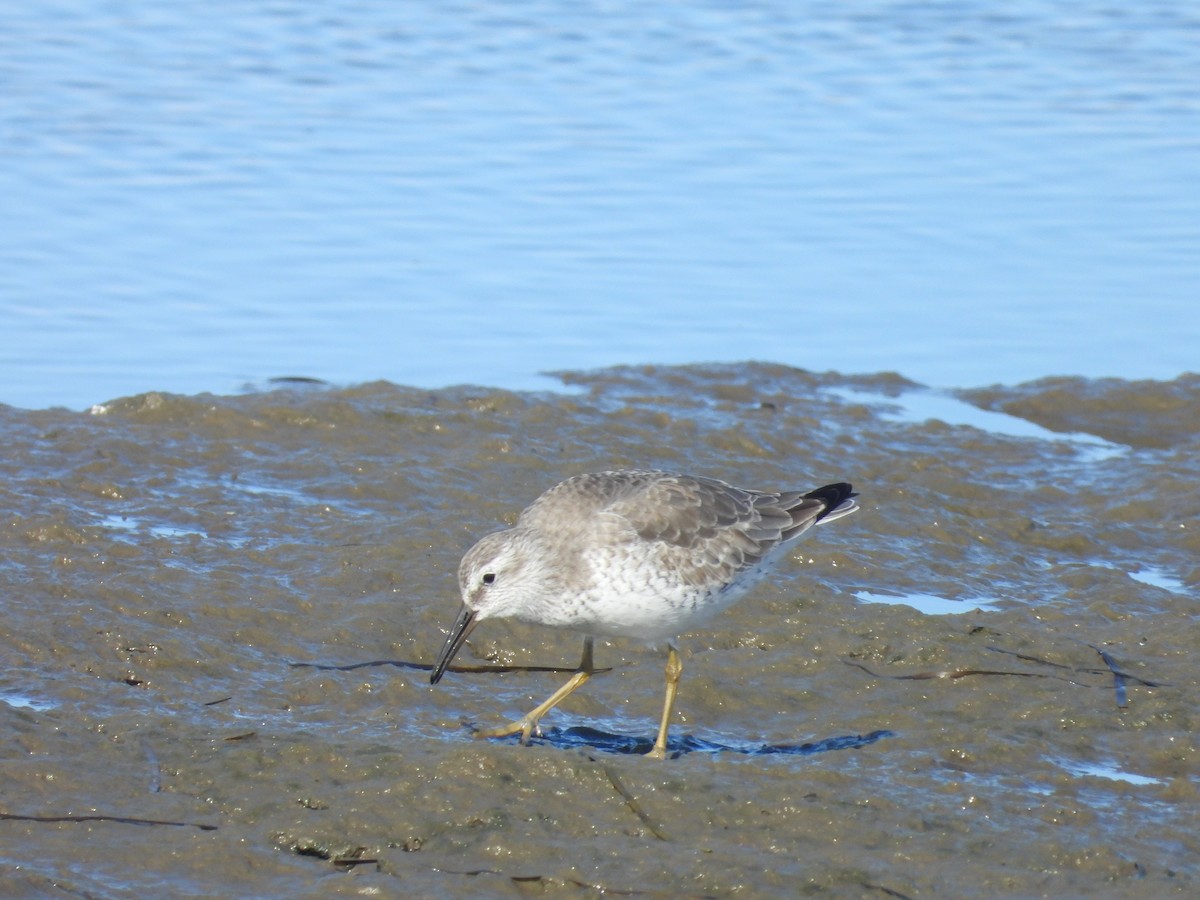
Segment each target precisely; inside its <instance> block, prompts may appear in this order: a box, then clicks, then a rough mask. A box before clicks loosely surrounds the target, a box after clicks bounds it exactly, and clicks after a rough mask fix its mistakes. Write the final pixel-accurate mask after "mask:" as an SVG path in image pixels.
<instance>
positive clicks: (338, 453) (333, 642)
mask: <svg viewBox="0 0 1200 900" xmlns="http://www.w3.org/2000/svg"><path fill="white" fill-rule="evenodd" d="M563 378H564V381H565V382H566V384H567V385H569V386H570V387H571V389H572V390H571V391H570V392H564V393H548V394H521V393H510V392H507V391H502V390H494V389H484V388H456V389H451V390H438V391H432V390H423V389H410V388H403V387H397V386H394V385H390V384H386V383H375V384H367V385H363V386H360V387H356V388H351V389H345V390H335V391H323V390H319V389H318V390H308V389H301V390H288V391H278V392H274V393H262V394H250V395H245V396H240V397H234V398H229V397H217V396H209V395H201V396H195V397H182V396H172V395H166V394H144V395H139V396H136V397H131V398H127V399H124V400H118V401H114V402H112V403H109V404H107V405H105V406H104V407H98V408H96V409H94V410H93V411H91V412H89V413H73V412H68V411H65V410H50V411H23V410H17V409H13V408H8V407H0V436H2V437H3V440H4V444H5V447H6V453H5V454H4V456H3V459H2V460H0V467H2V470H3V477H2V478H0V492H2V495H3V508H4V510H5V517H4V519H3V521H2V522H0V528H2V532H3V538H2V540H0V584H2V585H3V592H2V594H0V597H2V601H0V602H2V603H3V611H4V616H5V629H4V632H3V635H0V647H2V650H0V653H2V655H3V659H4V661H5V665H4V669H3V672H0V720H2V721H3V727H4V730H5V732H6V734H8V735H9V738H8V740H6V741H5V742H4V743H3V745H0V779H2V780H3V781H2V789H0V797H3V798H4V799H3V807H2V809H0V811H2V812H3V813H5V814H6V818H5V820H3V821H0V835H2V839H0V847H2V848H3V849H0V893H4V894H17V893H22V892H23V893H26V894H47V895H56V894H58V893H85V894H87V895H88V896H93V897H118V896H127V895H129V894H131V893H132V894H140V895H152V894H154V893H162V892H169V893H171V894H172V895H174V896H211V895H214V894H221V895H229V894H235V893H236V894H240V895H255V896H290V897H295V896H318V895H320V896H338V895H342V894H351V893H354V894H357V893H361V892H363V891H378V892H381V893H383V894H384V895H394V894H398V893H400V892H404V893H409V894H411V893H414V892H422V893H432V892H434V891H436V892H438V893H439V894H443V895H448V896H467V895H478V894H482V893H488V894H496V895H502V896H503V895H509V894H511V895H520V894H526V893H530V892H538V891H541V892H546V893H557V894H583V895H591V894H594V893H596V892H597V891H599V890H605V891H615V892H633V893H638V892H645V893H668V894H672V895H681V896H701V895H704V896H711V895H723V894H727V893H732V892H735V891H740V892H742V893H745V894H746V895H753V896H761V895H785V894H786V895H794V894H796V893H798V892H804V891H808V892H832V893H834V894H835V895H839V896H840V895H846V896H859V895H862V896H882V895H883V892H895V894H896V895H902V896H911V897H916V896H932V895H941V896H964V895H986V894H992V895H998V894H1004V895H1019V896H1037V895H1042V894H1046V895H1054V896H1072V895H1074V896H1114V897H1144V896H1165V895H1180V896H1190V895H1194V893H1195V892H1196V889H1197V882H1198V881H1200V842H1198V841H1197V838H1196V828H1195V824H1196V819H1195V810H1196V808H1197V805H1196V804H1197V801H1198V799H1200V797H1198V796H1197V795H1198V793H1200V790H1198V789H1200V764H1198V759H1197V750H1196V740H1195V735H1196V733H1197V730H1198V727H1200V722H1198V721H1197V711H1196V710H1197V704H1196V696H1197V688H1198V687H1200V684H1198V682H1200V673H1198V670H1197V667H1196V665H1195V657H1196V653H1197V650H1198V649H1200V646H1198V644H1200V637H1198V631H1197V604H1196V598H1197V590H1198V588H1200V566H1198V563H1197V560H1200V553H1198V550H1200V546H1198V544H1200V537H1198V535H1197V528H1196V522H1197V513H1198V512H1200V495H1198V494H1197V491H1196V485H1197V484H1198V483H1200V463H1198V462H1197V461H1198V460H1200V453H1198V452H1197V451H1198V450H1200V447H1198V443H1200V424H1197V423H1200V417H1198V416H1196V415H1194V412H1195V410H1196V408H1197V405H1198V404H1200V380H1197V379H1196V378H1195V377H1194V376H1193V377H1190V378H1181V379H1178V380H1176V381H1173V382H1145V383H1141V382H1124V381H1115V380H1112V381H1089V380H1082V379H1071V380H1055V381H1047V382H1041V383H1033V384H1026V385H1021V386H1018V387H1011V388H994V389H989V390H988V391H986V392H978V391H976V392H963V393H960V394H958V395H948V394H945V393H935V392H930V391H927V390H926V389H924V388H921V387H920V386H919V385H914V384H912V383H910V382H906V381H905V380H903V379H901V378H899V377H897V376H894V375H888V374H881V375H877V376H870V377H849V376H842V375H838V374H834V373H826V374H813V373H808V372H804V371H800V370H796V369H789V368H784V367H779V366H766V365H729V366H695V367H681V368H636V369H633V368H626V369H612V370H604V371H598V372H589V373H574V374H568V375H565V376H563ZM929 404H932V406H930V405H929ZM930 408H936V409H937V410H938V411H939V412H940V413H941V415H942V416H944V418H928V417H927V415H926V413H925V412H923V411H922V410H926V409H930ZM972 411H974V412H972ZM947 419H948V420H949V421H947ZM1019 422H1024V423H1026V424H1027V430H1026V429H1023V428H1019V427H1016V423H1019ZM992 426H996V430H992ZM1035 426H1036V427H1035ZM1097 447H1101V448H1102V451H1103V452H1097ZM626 465H637V466H657V467H664V468H672V469H680V470H686V471H692V472H698V473H706V474H710V475H714V476H717V477H721V478H725V479H727V480H730V481H733V482H735V483H740V484H744V485H747V486H762V487H775V486H779V487H783V486H788V487H791V486H795V487H808V486H812V485H816V484H820V483H825V482H826V481H832V480H838V479H843V478H844V479H847V480H852V481H853V482H854V483H855V486H856V487H857V488H858V489H859V490H860V492H861V503H862V505H863V509H862V511H861V512H860V513H858V514H857V515H855V516H853V517H851V518H850V519H847V520H845V521H842V522H839V523H837V524H836V525H834V526H830V527H829V528H823V529H818V530H817V531H816V533H815V534H813V535H812V536H811V537H810V538H808V539H807V540H806V542H805V543H802V544H801V545H799V548H798V550H797V552H796V553H795V554H794V558H793V559H792V560H789V561H786V562H785V563H783V564H782V565H781V566H780V569H779V571H778V573H777V574H776V576H775V577H773V578H772V579H770V580H769V581H768V582H767V583H766V584H764V585H762V586H761V587H759V588H758V589H756V590H755V591H754V593H753V594H752V595H751V596H750V597H748V598H747V599H745V600H743V601H742V602H741V603H740V604H738V605H737V606H735V607H734V608H733V609H731V610H730V611H728V612H727V613H725V614H723V615H722V616H721V617H720V618H718V619H716V620H714V621H713V622H712V623H711V626H710V627H709V628H708V629H707V630H705V631H703V632H701V633H697V634H693V635H687V636H685V637H684V639H683V641H682V644H681V646H682V648H683V652H684V666H685V670H684V675H683V682H682V686H681V693H680V701H679V708H678V714H677V717H676V722H675V725H674V728H673V732H672V737H673V741H674V744H673V746H674V747H675V749H677V750H678V751H679V755H678V756H677V758H675V759H671V760H668V761H666V762H663V763H660V762H652V761H648V760H645V759H643V758H641V757H639V756H636V755H630V754H629V753H627V752H624V751H626V750H628V749H630V748H631V747H635V746H637V745H638V742H639V741H648V740H649V739H650V738H651V737H652V736H653V731H654V727H655V723H656V717H657V711H658V706H659V704H660V702H661V689H662V657H661V655H660V654H659V653H657V652H654V651H652V650H649V649H647V648H643V647H640V646H637V645H636V644H633V643H628V642H614V643H612V644H601V645H599V646H598V647H597V651H598V654H597V663H598V664H600V665H603V666H611V667H612V671H611V672H609V673H607V674H605V675H603V676H600V677H597V678H595V679H594V680H593V681H592V682H591V683H589V684H588V685H587V686H586V687H585V688H584V689H583V690H582V691H580V692H579V693H578V694H576V695H575V696H573V697H572V698H571V699H570V700H569V701H568V702H567V703H566V704H564V706H563V707H562V708H561V709H560V710H557V711H555V712H553V713H552V714H551V715H550V717H548V718H547V720H546V723H545V724H546V731H547V733H546V736H545V738H544V739H542V740H539V741H535V742H534V745H533V746H530V747H521V746H518V745H517V744H516V743H515V742H514V741H511V740H497V741H479V740H476V739H474V738H472V736H471V735H470V732H469V729H468V727H466V724H465V723H479V724H483V725H486V724H491V723H495V722H498V721H500V720H502V719H504V718H506V717H511V716H513V715H515V714H517V713H519V712H522V711H524V710H525V709H526V708H527V707H528V706H530V705H531V704H532V703H533V702H536V700H540V699H541V698H542V696H544V695H545V694H547V693H549V691H550V690H551V689H552V688H553V687H555V686H556V685H557V683H558V682H559V681H560V680H562V679H563V678H565V675H563V674H555V673H546V672H543V671H522V670H521V669H520V667H521V666H543V667H544V666H561V667H563V668H564V670H567V669H569V668H570V667H571V666H573V665H574V664H575V663H576V661H577V659H578V656H577V654H578V652H579V646H580V642H579V640H578V638H576V637H573V636H570V635H559V634H554V633H549V632H547V631H545V630H544V629H538V628H533V627H526V626H516V625H513V626H510V625H507V624H505V623H500V622H489V623H487V624H486V625H484V626H481V627H480V628H479V629H477V631H476V632H475V634H474V635H473V638H472V640H471V642H470V643H469V645H468V646H467V647H466V648H464V651H463V652H462V653H461V654H460V657H459V659H458V660H457V662H458V663H460V664H461V665H462V666H463V667H472V666H474V667H480V668H478V670H476V671H452V672H451V673H450V674H448V675H447V677H446V678H445V679H444V680H443V681H442V683H441V684H439V685H438V686H437V687H436V688H431V687H430V686H429V685H428V670H427V668H426V667H427V666H428V664H429V663H430V662H432V659H433V656H434V654H435V653H436V651H437V649H438V648H439V647H440V645H441V642H442V640H443V639H444V629H445V628H447V627H448V626H449V625H450V623H451V622H452V620H453V617H454V614H455V610H456V606H457V597H456V596H455V593H456V589H455V581H454V572H455V569H456V567H457V563H458V559H459V556H460V555H461V553H462V551H463V550H465V549H466V548H467V547H468V546H469V545H470V544H471V543H472V542H473V541H474V540H475V539H476V538H477V537H479V536H480V535H482V534H484V533H486V532H487V531H489V530H493V529H495V528H497V527H500V526H502V525H503V524H505V523H507V522H511V521H512V519H513V517H514V516H515V515H516V513H517V512H519V510H520V509H521V508H522V507H523V506H524V505H525V504H527V503H528V502H529V501H530V500H532V499H533V498H534V497H535V496H536V495H537V494H539V493H540V492H541V491H542V490H544V489H545V488H546V487H548V486H549V485H551V484H553V483H554V482H556V481H558V480H560V479H561V478H563V477H566V476H568V475H570V474H574V473H577V472H582V471H588V470H598V469H604V468H610V467H616V466H626ZM905 598H908V599H907V600H906V599H905ZM897 600H898V601H900V602H898V603H897V602H892V601H897ZM875 601H881V602H875ZM933 601H936V603H934V602H933ZM922 604H926V605H925V606H922ZM930 613H937V614H930ZM1106 655H1107V658H1106ZM1110 664H1111V666H1112V667H1115V668H1116V669H1118V670H1119V671H1120V672H1122V673H1125V675H1123V676H1120V677H1118V676H1115V675H1114V672H1113V668H1111V667H1110ZM503 667H514V668H510V669H508V670H506V671H498V670H497V669H498V668H503ZM772 748H775V749H772ZM787 748H791V749H787ZM798 748H804V749H803V750H801V749H798ZM764 751H765V752H764ZM139 822H141V823H142V824H138V823H139Z"/></svg>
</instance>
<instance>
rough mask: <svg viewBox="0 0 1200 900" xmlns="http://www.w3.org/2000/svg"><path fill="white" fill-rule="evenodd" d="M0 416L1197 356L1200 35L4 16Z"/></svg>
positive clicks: (1133, 10) (338, 5)
mask: <svg viewBox="0 0 1200 900" xmlns="http://www.w3.org/2000/svg"><path fill="white" fill-rule="evenodd" d="M0 97H2V98H3V100H2V102H0V197H2V198H3V200H2V201H0V202H2V203H3V208H4V212H5V214H4V215H3V216H0V334H2V338H0V402H5V403H10V404H15V405H22V406H31V407H39V406H48V405H52V404H66V405H68V406H74V407H84V406H87V405H89V404H91V403H94V402H99V401H102V400H106V399H109V398H112V397H114V396H119V395H124V394H130V393H135V392H139V391H145V390H152V389H156V390H170V391H179V392H186V393H192V392H198V391H206V390H207V391H215V392H233V391H237V390H240V389H241V388H242V387H243V386H245V385H247V384H261V383H263V382H264V381H265V380H266V379H268V378H270V377H272V376H279V375H305V376H312V377H317V378H323V379H326V380H329V381H333V382H336V383H340V384H345V383H353V382H357V381H364V380H371V379H377V378H385V379H389V380H392V381H395V382H400V383H408V384H416V385H428V386H436V385H441V384H447V383H454V382H463V381H473V382H480V383H486V384H493V385H499V386H505V387H515V388H525V387H537V386H544V385H548V384H550V383H551V382H549V381H548V380H545V379H542V378H540V377H539V375H538V373H540V372H544V371H547V370H555V369H563V368H592V367H598V366H604V365H610V364H616V363H627V362H628V363H642V362H650V363H686V362H699V361H709V360H741V359H763V360H770V361H776V362H782V363H787V364H790V365H796V366H801V367H805V368H812V369H826V368H836V369H839V370H842V371H846V372H876V371H880V370H885V369H886V370H896V371H899V372H901V373H902V374H904V375H907V376H908V377H910V378H913V379H915V380H918V381H922V382H924V383H927V384H931V385H938V386H970V385H977V384H984V383H991V382H996V381H1000V382H1010V383H1011V382H1016V381H1021V380H1026V379H1030V378H1036V377H1040V376H1043V375H1051V374H1082V375H1092V376H1120V377H1126V378H1143V377H1151V378H1170V377H1173V376H1175V375H1176V374H1178V373H1179V372H1181V371H1184V370H1189V369H1192V370H1194V369H1196V368H1197V366H1198V363H1197V351H1196V348H1197V347H1200V302H1198V300H1197V297H1198V291H1197V288H1196V285H1197V284H1200V7H1197V6H1195V5H1193V4H1186V3H1178V2H1167V0H1141V2H1138V3H1127V4H1096V3H1087V2H1067V0H1062V2H1055V0H1024V2H1020V0H1018V2H1011V3H1004V4H996V3H984V2H960V3H917V2H893V3H886V2H860V3H854V2H851V3H844V4H829V3H816V2H759V3H745V4H742V3H737V4H735V3H719V2H679V3H668V4H641V3H618V2H607V3H603V2H602V3H596V2H591V3H588V2H583V3H571V4H565V3H563V4H560V3H551V2H524V3H503V2H479V3H432V2H430V3H418V4H413V3H396V2H392V0H360V2H336V0H335V2H327V3H320V4H314V3H301V2H297V0H275V2H269V3H245V2H234V0H218V2H204V3H200V2H195V0H179V2H172V3H160V4H151V3H134V2H117V0H109V2H82V0H59V2H45V3H37V4H32V3H30V4H8V5H7V6H6V8H5V10H4V12H2V13H0Z"/></svg>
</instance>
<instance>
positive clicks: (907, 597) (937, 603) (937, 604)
mask: <svg viewBox="0 0 1200 900" xmlns="http://www.w3.org/2000/svg"><path fill="white" fill-rule="evenodd" d="M854 596H855V597H857V598H858V599H859V600H862V601H863V602H864V603H887V604H899V605H902V606H911V607H912V608H913V609H915V610H917V612H920V613H922V614H924V615H926V616H948V615H960V614H962V613H968V612H981V611H982V612H988V611H992V610H996V609H998V608H999V607H997V606H996V604H995V603H989V602H987V601H982V600H977V599H972V600H947V599H946V598H945V597H935V596H934V595H933V594H903V595H899V596H897V595H894V594H879V593H873V592H871V591H855V592H854Z"/></svg>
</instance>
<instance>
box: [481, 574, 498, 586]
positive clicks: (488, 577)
mask: <svg viewBox="0 0 1200 900" xmlns="http://www.w3.org/2000/svg"><path fill="white" fill-rule="evenodd" d="M495 580H496V573H495V572H484V573H483V583H484V584H492V583H493V582H494V581H495Z"/></svg>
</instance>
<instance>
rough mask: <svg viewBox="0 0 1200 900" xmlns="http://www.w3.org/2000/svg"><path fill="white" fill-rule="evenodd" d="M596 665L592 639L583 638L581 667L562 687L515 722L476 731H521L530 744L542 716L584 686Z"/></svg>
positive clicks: (484, 734) (484, 733) (487, 733)
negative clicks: (593, 658) (593, 659)
mask: <svg viewBox="0 0 1200 900" xmlns="http://www.w3.org/2000/svg"><path fill="white" fill-rule="evenodd" d="M595 671H596V667H595V665H594V664H593V662H592V639H591V638H590V637H587V638H584V639H583V658H582V659H580V660H579V669H578V670H577V671H576V672H575V674H574V675H572V676H571V679H570V680H569V681H568V682H567V683H566V684H564V685H563V686H562V687H560V688H559V689H558V690H557V691H555V692H554V693H553V694H551V695H550V696H549V697H548V698H546V700H545V701H544V702H542V703H539V704H538V705H537V706H536V707H534V708H533V709H532V710H530V711H529V712H528V713H526V714H525V715H524V716H523V717H522V718H520V719H517V720H516V721H514V722H509V723H508V724H507V725H500V726H497V727H496V728H485V729H482V730H480V731H476V732H475V737H477V738H488V737H507V736H508V735H510V734H516V733H517V732H518V731H519V732H521V743H522V744H528V743H529V738H530V735H532V734H533V733H534V731H536V730H537V725H538V722H539V721H540V720H541V718H542V716H544V715H545V714H546V713H548V712H550V710H552V709H554V707H556V706H558V704H560V703H562V702H563V701H564V700H566V699H567V697H569V696H571V694H573V693H574V692H575V689H576V688H580V687H583V685H584V683H586V682H587V680H588V679H589V678H591V677H592V675H593V673H595Z"/></svg>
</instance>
